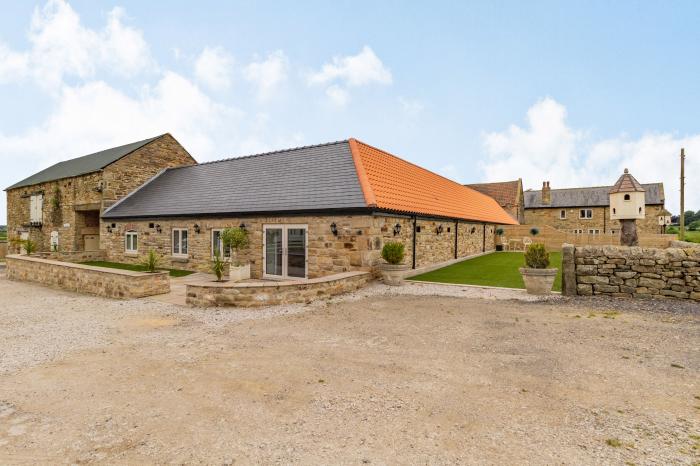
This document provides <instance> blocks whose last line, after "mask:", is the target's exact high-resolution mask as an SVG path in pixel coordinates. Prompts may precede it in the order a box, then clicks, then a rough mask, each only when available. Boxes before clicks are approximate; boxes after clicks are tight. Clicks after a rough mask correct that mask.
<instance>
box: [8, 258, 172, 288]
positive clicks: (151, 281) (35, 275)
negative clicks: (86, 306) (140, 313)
mask: <svg viewBox="0 0 700 466" xmlns="http://www.w3.org/2000/svg"><path fill="white" fill-rule="evenodd" d="M6 259H7V278H9V279H10V280H22V281H29V282H34V283H39V284H42V285H46V286H49V287H52V288H58V289H61V290H68V291H74V292H78V293H85V294H91V295H96V296H104V297H107V298H124V299H130V298H142V297H145V296H153V295H158V294H165V293H168V292H170V277H169V276H168V272H158V273H145V272H131V271H129V270H118V269H106V268H102V267H91V266H88V265H81V264H72V263H69V262H60V261H54V260H48V259H41V258H38V257H30V256H17V255H11V256H7V258H6Z"/></svg>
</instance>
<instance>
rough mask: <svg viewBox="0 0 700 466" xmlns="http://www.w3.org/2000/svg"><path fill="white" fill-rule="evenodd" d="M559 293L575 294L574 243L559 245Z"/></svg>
mask: <svg viewBox="0 0 700 466" xmlns="http://www.w3.org/2000/svg"><path fill="white" fill-rule="evenodd" d="M561 293H562V294H563V295H564V296H576V294H577V292H576V259H575V257H574V245H573V244H564V245H562V247H561Z"/></svg>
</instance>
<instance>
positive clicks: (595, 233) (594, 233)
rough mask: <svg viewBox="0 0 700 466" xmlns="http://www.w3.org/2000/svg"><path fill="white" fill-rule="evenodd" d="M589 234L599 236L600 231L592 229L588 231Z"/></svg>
mask: <svg viewBox="0 0 700 466" xmlns="http://www.w3.org/2000/svg"><path fill="white" fill-rule="evenodd" d="M588 234H589V235H599V234H600V230H598V229H597V228H590V229H589V230H588Z"/></svg>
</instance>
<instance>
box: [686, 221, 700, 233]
mask: <svg viewBox="0 0 700 466" xmlns="http://www.w3.org/2000/svg"><path fill="white" fill-rule="evenodd" d="M688 230H689V231H698V230H700V220H695V221H694V222H690V225H688Z"/></svg>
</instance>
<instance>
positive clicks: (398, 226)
mask: <svg viewBox="0 0 700 466" xmlns="http://www.w3.org/2000/svg"><path fill="white" fill-rule="evenodd" d="M399 233H401V224H400V223H397V224H396V225H394V236H396V235H398V234H399Z"/></svg>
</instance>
